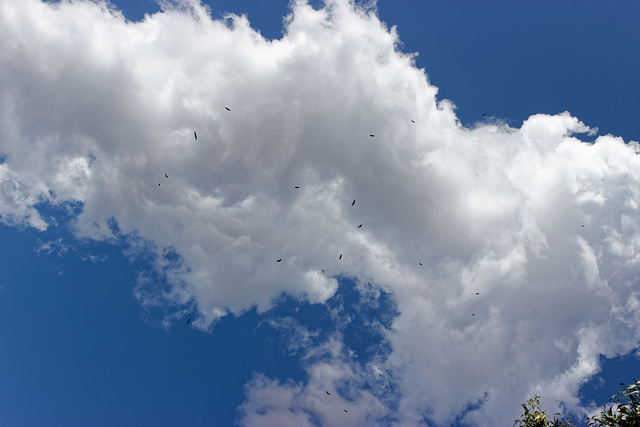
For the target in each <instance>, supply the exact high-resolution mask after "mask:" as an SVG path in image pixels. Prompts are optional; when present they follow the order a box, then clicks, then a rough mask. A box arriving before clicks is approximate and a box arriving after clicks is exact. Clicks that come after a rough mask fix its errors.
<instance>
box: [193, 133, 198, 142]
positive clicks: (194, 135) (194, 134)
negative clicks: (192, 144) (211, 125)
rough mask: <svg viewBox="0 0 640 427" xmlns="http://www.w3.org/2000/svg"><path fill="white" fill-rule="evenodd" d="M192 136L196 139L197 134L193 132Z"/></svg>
mask: <svg viewBox="0 0 640 427" xmlns="http://www.w3.org/2000/svg"><path fill="white" fill-rule="evenodd" d="M193 137H194V138H195V139H196V141H197V140H198V134H197V133H195V132H194V133H193Z"/></svg>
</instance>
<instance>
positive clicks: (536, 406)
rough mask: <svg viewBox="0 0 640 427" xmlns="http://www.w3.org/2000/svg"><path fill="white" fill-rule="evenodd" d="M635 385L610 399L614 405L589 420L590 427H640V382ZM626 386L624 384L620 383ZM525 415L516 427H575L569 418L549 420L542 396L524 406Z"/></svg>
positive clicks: (636, 381) (534, 397) (635, 382)
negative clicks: (542, 402) (541, 401)
mask: <svg viewBox="0 0 640 427" xmlns="http://www.w3.org/2000/svg"><path fill="white" fill-rule="evenodd" d="M633 381H634V383H633V384H631V385H629V386H627V387H625V388H624V389H622V390H621V391H619V392H617V393H616V394H615V395H613V396H612V397H611V399H609V401H610V402H611V403H612V404H610V405H609V407H608V408H607V405H604V406H603V408H602V412H600V413H598V414H596V415H594V416H592V417H589V418H587V420H588V423H587V426H588V427H640V381H638V380H636V379H635V378H634V380H633ZM620 385H621V386H624V383H620ZM522 408H524V414H522V415H520V417H518V419H517V420H516V421H515V422H514V423H513V426H514V427H516V426H518V427H569V426H573V427H575V424H574V423H573V422H571V420H570V419H569V418H570V417H571V415H570V416H569V417H566V418H565V419H564V420H561V419H559V418H557V417H556V416H558V415H561V414H554V418H553V421H551V420H549V418H548V417H547V414H546V413H545V411H543V410H542V409H541V408H540V396H537V395H536V396H533V398H532V399H529V400H528V401H527V403H526V404H523V405H522Z"/></svg>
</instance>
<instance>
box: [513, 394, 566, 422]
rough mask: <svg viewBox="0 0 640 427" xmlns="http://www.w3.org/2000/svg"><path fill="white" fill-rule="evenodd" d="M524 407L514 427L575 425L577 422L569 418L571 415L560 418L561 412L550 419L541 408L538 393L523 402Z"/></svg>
mask: <svg viewBox="0 0 640 427" xmlns="http://www.w3.org/2000/svg"><path fill="white" fill-rule="evenodd" d="M522 408H524V414H522V415H520V417H518V419H517V420H516V421H515V422H514V423H513V426H514V427H515V426H519V427H548V426H550V427H575V424H574V423H572V422H571V420H570V419H569V418H570V416H569V417H566V418H565V419H564V420H560V419H559V418H558V417H557V416H558V415H561V414H554V416H553V421H551V420H549V417H547V413H546V412H545V411H543V410H541V409H540V396H538V395H535V396H533V398H532V399H529V400H528V401H527V403H526V404H522Z"/></svg>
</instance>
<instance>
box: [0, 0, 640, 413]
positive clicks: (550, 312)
mask: <svg viewBox="0 0 640 427" xmlns="http://www.w3.org/2000/svg"><path fill="white" fill-rule="evenodd" d="M285 25H286V27H285V28H286V32H285V35H284V36H283V37H282V39H280V40H271V41H269V40H265V39H264V38H263V37H262V36H261V35H260V34H259V33H258V32H257V31H256V30H254V29H252V28H251V27H250V24H249V21H248V19H247V18H246V17H238V16H229V17H227V18H225V19H223V20H212V19H211V18H210V16H209V13H208V10H207V8H206V7H204V6H202V5H200V4H199V3H198V2H195V1H189V2H187V1H183V2H178V3H176V4H175V5H173V6H172V5H171V4H168V5H165V9H164V10H163V11H162V12H159V13H156V14H154V15H147V16H146V17H145V18H144V20H142V21H141V22H129V21H126V20H125V19H124V17H123V16H122V15H121V14H120V13H118V12H117V11H115V10H114V9H113V8H112V7H109V5H108V4H106V3H101V2H86V1H62V2H60V3H54V4H51V3H42V2H40V1H37V0H25V1H18V0H5V1H3V2H1V3H0V69H2V73H0V156H2V159H3V162H2V163H0V191H1V192H0V220H2V222H3V223H5V224H9V225H19V226H23V227H24V226H29V227H33V228H36V229H39V230H44V229H46V228H47V227H48V226H49V225H51V223H50V221H48V220H47V219H46V218H43V216H42V215H41V213H40V212H39V210H38V207H39V206H40V205H41V204H49V205H54V206H56V205H58V206H59V205H63V204H65V203H68V202H73V203H80V204H81V206H82V209H81V212H80V213H79V214H78V215H77V217H75V219H74V223H73V228H74V232H75V233H76V235H77V236H78V237H79V238H91V239H95V240H109V239H116V238H121V237H123V236H125V237H126V238H127V239H129V240H128V241H129V242H132V243H134V244H133V245H132V246H131V247H130V251H131V253H134V252H136V251H137V250H143V251H148V252H151V253H152V254H153V257H154V264H153V265H154V266H155V268H156V271H157V272H158V274H161V275H163V276H164V277H165V279H166V282H167V283H168V287H162V288H161V289H160V288H157V287H154V285H153V282H154V281H153V280H149V279H148V278H146V276H144V275H142V276H141V280H140V284H139V287H138V288H137V290H136V295H137V296H138V297H139V298H140V300H141V303H142V304H143V305H146V306H149V305H160V306H163V305H164V306H166V305H173V306H175V307H177V308H176V309H177V310H180V309H183V308H184V306H185V305H187V304H193V305H194V306H195V307H196V309H197V311H198V319H197V320H196V321H195V322H194V323H195V324H196V325H197V326H199V327H201V328H202V329H208V328H210V327H211V326H212V325H213V324H214V323H215V321H216V320H217V319H218V318H220V317H221V316H224V315H226V314H227V313H235V314H238V313H242V312H244V311H245V310H247V309H249V308H251V307H253V306H256V307H257V308H258V310H259V311H260V312H264V311H265V310H268V309H269V308H271V307H272V306H273V304H274V300H275V299H276V298H277V297H278V296H279V295H281V294H282V293H287V294H290V295H293V296H294V297H296V298H300V299H305V300H308V301H310V302H313V303H323V302H325V301H326V300H327V299H328V298H330V297H331V296H332V295H333V294H334V293H335V292H336V289H337V282H336V279H335V278H336V277H338V276H339V275H344V276H348V277H353V278H355V279H356V280H357V281H359V282H361V283H367V282H370V283H372V284H374V286H376V287H378V288H380V289H383V290H385V291H388V292H391V293H392V295H393V297H394V299H395V302H396V304H397V317H396V319H395V321H394V322H393V324H392V325H391V326H390V327H389V328H382V330H383V331H384V332H385V334H386V339H387V340H388V342H389V343H390V345H391V348H392V351H391V354H390V355H389V356H388V357H386V358H385V359H384V360H383V361H380V363H379V364H377V365H376V368H375V369H373V367H371V366H369V368H370V369H369V370H365V371H363V372H362V375H368V376H375V375H378V374H379V373H381V372H384V373H385V375H384V378H386V379H385V381H387V382H389V383H393V384H395V385H397V388H393V390H395V391H394V393H396V397H397V401H396V403H395V404H393V405H390V404H387V403H384V404H383V403H380V402H383V401H384V399H382V398H380V397H376V398H374V397H373V396H372V395H371V396H370V397H369V395H364V394H362V395H360V398H358V399H356V398H354V399H353V400H352V403H353V405H354V406H352V407H351V408H352V410H350V411H349V414H352V413H353V414H356V415H357V414H362V417H360V418H356V419H355V420H356V421H358V422H360V423H362V424H367V423H369V422H375V419H382V417H384V416H385V415H384V411H387V412H388V413H393V414H395V415H394V416H393V417H392V418H393V419H394V420H396V421H397V422H398V423H399V424H398V425H418V424H420V423H423V422H425V420H426V421H428V422H433V423H436V424H446V423H448V422H450V421H451V420H453V419H455V418H456V416H459V415H461V414H463V415H462V416H463V417H464V419H465V420H466V421H468V422H470V423H473V424H476V425H502V424H505V423H506V424H508V423H509V422H512V420H513V419H514V418H515V417H516V416H517V413H518V405H519V404H520V403H522V402H523V401H524V400H525V399H526V398H527V397H529V396H530V395H531V393H532V392H535V391H537V390H545V392H544V393H543V394H544V395H545V396H546V397H547V398H548V399H549V402H548V405H547V407H553V405H556V406H557V404H558V403H557V402H565V403H566V404H567V405H570V406H571V405H573V406H574V407H575V406H576V405H578V404H579V403H578V401H577V399H576V394H577V391H578V389H579V387H580V385H582V384H583V383H584V382H585V381H586V380H587V379H588V378H590V377H591V376H592V375H594V374H595V373H597V372H598V369H599V364H598V358H599V355H601V354H602V355H605V356H606V357H612V356H615V355H619V354H626V353H629V352H631V351H632V350H633V349H634V348H637V347H638V342H639V338H640V337H639V336H638V332H637V331H638V325H639V324H640V310H639V307H640V302H639V301H640V295H639V292H638V273H639V261H640V235H639V233H638V231H639V230H640V224H639V223H638V221H639V220H638V203H639V201H640V185H639V184H640V160H639V158H638V155H637V153H638V150H639V147H638V144H637V143H636V142H628V143H626V142H625V141H623V140H622V139H620V138H617V137H614V136H611V135H606V136H598V137H597V138H596V140H595V142H594V143H585V142H582V141H581V140H580V139H579V138H578V137H577V135H580V134H581V133H585V132H591V133H593V132H594V131H593V130H591V129H590V128H589V127H588V126H586V125H584V124H583V123H581V122H580V121H579V120H578V119H577V118H575V117H572V116H571V115H570V114H569V113H567V112H565V113H562V114H557V115H545V114H539V115H535V116H532V117H530V118H528V119H527V120H526V121H525V122H524V123H523V124H522V126H521V127H520V128H514V127H510V126H508V125H506V124H503V123H500V122H491V123H485V124H477V125H476V126H475V127H472V128H469V127H463V126H462V125H461V124H460V122H459V121H458V119H457V118H456V115H455V112H454V105H453V104H452V103H451V102H449V101H446V100H438V99H437V88H436V87H434V86H433V85H431V84H430V83H429V82H428V80H427V78H426V75H425V73H424V71H423V70H420V69H417V68H416V67H415V64H414V62H413V58H412V56H411V55H407V54H404V53H402V52H399V51H398V49H397V45H398V42H399V40H398V37H397V34H396V32H395V30H394V29H388V28H387V27H386V26H385V25H384V24H383V23H381V22H380V20H379V19H378V17H377V16H376V14H375V10H373V9H371V8H364V7H360V6H355V5H354V4H353V3H351V2H349V1H347V0H331V1H328V2H327V4H326V5H325V6H324V7H322V8H321V9H319V10H315V9H313V8H312V7H311V6H309V5H308V4H307V3H306V2H304V1H297V2H293V3H292V12H291V14H290V15H289V16H288V17H287V18H286V22H285ZM225 106H227V107H229V108H230V110H231V111H227V110H226V109H225ZM412 120H413V121H414V122H415V123H414V122H412ZM194 131H197V133H198V139H197V141H196V140H195V139H194V138H193V132H194ZM369 134H375V138H371V137H370V136H369ZM165 174H167V176H168V178H167V177H165ZM295 187H300V188H295ZM353 199H357V203H356V204H355V205H354V206H351V202H352V200H353ZM359 224H363V226H362V228H357V227H358V225H359ZM140 242H144V243H140ZM138 244H139V245H140V246H136V245H138ZM340 254H343V255H344V256H343V258H342V259H339V257H338V255H340ZM277 259H282V261H281V262H276V260H277ZM419 262H420V263H422V265H419ZM477 292H479V294H478V295H476V293H477ZM472 314H473V316H472ZM336 340H337V341H336V342H335V343H334V344H333V345H334V346H335V348H337V349H338V350H336V351H346V350H344V349H343V350H340V349H342V348H343V347H342V344H341V343H340V340H339V339H338V338H336ZM296 351H297V350H296ZM332 360H334V362H335V363H336V365H335V366H334V365H327V364H326V361H322V360H318V361H317V362H316V363H314V364H310V365H309V367H308V369H309V372H312V373H313V375H311V376H310V378H311V379H310V382H309V384H286V383H284V384H283V383H281V382H278V381H277V380H269V379H267V378H266V377H263V376H260V375H257V376H256V378H255V379H254V381H253V382H252V383H251V384H250V385H249V386H248V389H247V390H248V400H247V402H248V403H247V404H246V405H245V412H246V414H247V415H246V417H245V418H244V421H243V422H244V423H245V424H246V425H252V424H253V421H252V420H253V418H251V417H252V416H253V415H250V414H255V413H261V414H265V413H266V414H270V416H272V421H271V422H273V423H278V425H287V423H289V424H291V425H305V423H313V422H315V421H314V418H313V416H317V415H313V414H314V413H316V412H317V411H316V409H314V408H317V405H319V403H318V402H316V400H314V398H313V397H309V396H308V393H306V392H307V391H308V390H310V389H309V387H312V386H313V385H314V384H316V383H317V384H318V385H324V384H325V383H326V382H327V381H329V380H330V379H331V378H334V376H335V375H340V376H347V377H348V376H349V375H352V374H351V372H353V369H355V368H353V366H352V365H350V364H347V363H346V362H345V364H344V366H343V365H340V363H342V362H340V360H341V359H339V358H338V357H337V356H336V357H334V358H333V359H332ZM331 369H337V370H338V371H339V373H335V372H333V373H332V372H329V371H331ZM332 375H333V376H332ZM353 384H354V385H353V387H355V388H357V386H358V384H357V383H353ZM355 388H354V390H355ZM266 390H269V391H273V390H278V391H279V393H278V396H279V397H278V398H277V399H276V401H273V402H271V403H269V402H267V401H266V400H265V399H267V398H269V399H271V397H269V396H272V395H271V394H269V393H266ZM314 390H315V389H314ZM318 390H320V391H322V388H321V387H320V388H318ZM316 391H317V390H316ZM316 391H314V392H316ZM320 391H317V392H318V393H320ZM320 394H321V393H320ZM274 399H275V398H274ZM381 399H382V400H381ZM354 402H355V403H354ZM357 402H368V403H366V404H365V403H362V405H363V406H362V408H366V411H368V412H366V411H365V410H364V409H363V410H362V411H359V410H358V408H357V405H356V403H357ZM384 402H386V401H384ZM545 403H546V402H545ZM345 404H346V402H345ZM469 404H473V405H475V406H474V409H471V410H469ZM251 405H257V406H251ZM383 407H384V408H386V409H384V410H383V409H381V408H383ZM252 408H254V409H255V408H262V409H259V410H258V409H256V410H254V409H252ZM264 408H273V409H264ZM372 408H373V409H372ZM256 411H257V412H256ZM314 411H315V412H314ZM366 413H369V414H372V415H370V416H372V417H374V418H375V417H378V418H375V419H374V418H371V419H369V418H366V417H365V415H366ZM287 417H289V418H287ZM363 417H364V418H363ZM371 420H374V421H371ZM263 421H264V419H263ZM265 422H266V421H265ZM333 422H334V421H333V419H331V421H330V423H333ZM262 425H265V424H262ZM335 425H339V424H338V421H335ZM349 425H354V424H349Z"/></svg>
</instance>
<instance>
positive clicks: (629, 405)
mask: <svg viewBox="0 0 640 427" xmlns="http://www.w3.org/2000/svg"><path fill="white" fill-rule="evenodd" d="M633 382H634V383H633V384H631V385H629V386H627V387H625V388H624V389H622V390H621V391H619V392H617V393H616V394H614V395H613V396H611V399H609V401H610V402H612V403H614V405H611V406H609V408H607V405H604V406H603V408H602V412H600V413H599V414H596V415H594V416H593V417H590V418H588V420H589V423H588V424H587V426H589V427H617V426H620V427H640V381H638V380H636V379H635V378H634V379H633ZM620 385H621V386H624V383H620ZM620 402H622V403H620Z"/></svg>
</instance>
